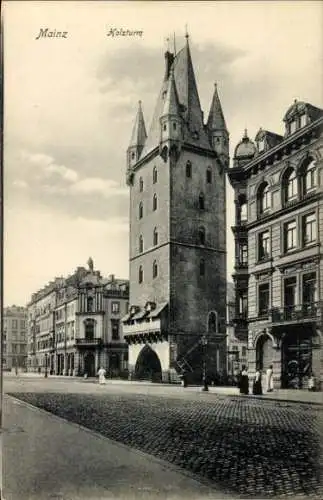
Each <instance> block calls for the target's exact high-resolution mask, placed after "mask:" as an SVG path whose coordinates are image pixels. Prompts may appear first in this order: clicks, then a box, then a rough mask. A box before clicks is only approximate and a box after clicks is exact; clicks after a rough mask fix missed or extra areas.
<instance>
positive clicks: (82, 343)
mask: <svg viewBox="0 0 323 500" xmlns="http://www.w3.org/2000/svg"><path fill="white" fill-rule="evenodd" d="M101 344H102V339H101V338H93V339H89V338H83V339H75V345H76V346H77V347H99V346H100V345H101Z"/></svg>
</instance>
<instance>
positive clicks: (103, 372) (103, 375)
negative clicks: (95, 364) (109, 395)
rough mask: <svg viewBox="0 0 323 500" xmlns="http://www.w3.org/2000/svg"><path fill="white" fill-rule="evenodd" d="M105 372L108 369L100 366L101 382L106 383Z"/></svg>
mask: <svg viewBox="0 0 323 500" xmlns="http://www.w3.org/2000/svg"><path fill="white" fill-rule="evenodd" d="M105 374H106V371H105V369H104V368H102V366H101V368H100V370H99V371H98V375H99V384H105Z"/></svg>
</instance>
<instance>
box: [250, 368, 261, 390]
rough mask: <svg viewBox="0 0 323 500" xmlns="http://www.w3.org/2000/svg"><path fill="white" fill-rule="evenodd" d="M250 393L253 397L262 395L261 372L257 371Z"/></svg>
mask: <svg viewBox="0 0 323 500" xmlns="http://www.w3.org/2000/svg"><path fill="white" fill-rule="evenodd" d="M252 393H253V394H254V395H255V396H259V395H262V385H261V371H260V370H259V369H257V371H256V376H255V380H254V382H253V387H252Z"/></svg>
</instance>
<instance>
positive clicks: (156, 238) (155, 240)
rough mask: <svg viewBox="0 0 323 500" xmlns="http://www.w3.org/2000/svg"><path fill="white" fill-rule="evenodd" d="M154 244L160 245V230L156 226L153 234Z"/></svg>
mask: <svg viewBox="0 0 323 500" xmlns="http://www.w3.org/2000/svg"><path fill="white" fill-rule="evenodd" d="M153 244H154V246H156V245H158V231H157V228H156V227H155V229H154V234H153Z"/></svg>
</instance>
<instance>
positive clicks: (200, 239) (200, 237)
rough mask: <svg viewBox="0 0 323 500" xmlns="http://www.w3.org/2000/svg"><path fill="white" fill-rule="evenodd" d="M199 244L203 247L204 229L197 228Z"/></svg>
mask: <svg viewBox="0 0 323 500" xmlns="http://www.w3.org/2000/svg"><path fill="white" fill-rule="evenodd" d="M199 244H200V245H205V229H204V227H200V228H199Z"/></svg>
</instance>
